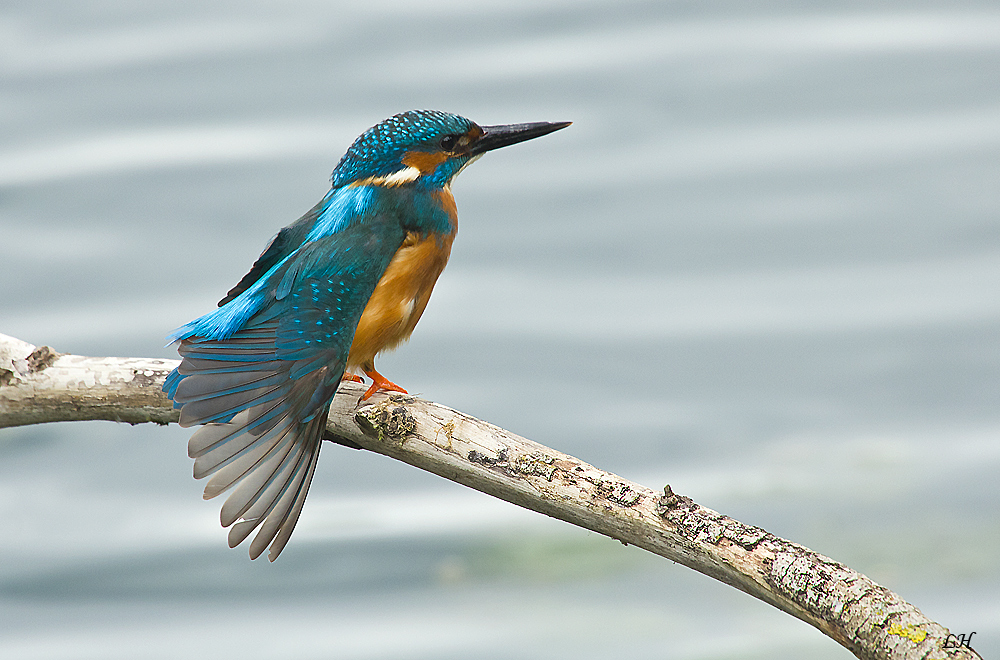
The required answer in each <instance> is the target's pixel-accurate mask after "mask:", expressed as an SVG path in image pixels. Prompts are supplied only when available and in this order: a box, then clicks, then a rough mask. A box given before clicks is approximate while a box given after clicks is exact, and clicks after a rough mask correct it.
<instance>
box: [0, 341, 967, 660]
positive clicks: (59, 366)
mask: <svg viewBox="0 0 1000 660" xmlns="http://www.w3.org/2000/svg"><path fill="white" fill-rule="evenodd" d="M177 364H178V361H176V360H155V359H143V358H89V357H81V356H76V355H62V354H59V353H56V352H55V351H53V350H52V349H50V348H48V347H41V348H36V347H35V346H32V345H31V344H28V343H25V342H22V341H20V340H17V339H14V338H12V337H7V336H6V335H0V428H2V427H7V426H20V425H24V424H37V423H42V422H53V421H74V420H91V419H104V420H111V421H116V422H128V423H130V424H138V423H141V422H155V423H158V424H168V423H171V422H176V421H177V411H175V410H173V408H172V404H171V402H170V400H169V399H167V397H166V396H165V395H164V394H163V393H162V392H161V391H160V386H161V385H162V383H163V379H164V378H165V377H166V375H167V374H168V373H169V372H170V371H171V370H172V369H173V368H174V367H175V366H176V365H177ZM363 391H364V388H363V387H362V386H360V385H357V384H355V383H344V384H343V385H342V386H341V388H340V393H339V394H338V396H337V397H335V398H334V401H333V404H332V406H331V410H330V421H329V423H328V425H327V437H326V439H329V440H333V441H335V442H340V443H341V444H345V445H347V446H353V447H361V448H364V449H368V450H370V451H374V452H378V453H380V454H384V455H386V456H389V457H391V458H395V459H398V460H401V461H404V462H406V463H409V464H410V465H413V466H416V467H418V468H421V469H423V470H427V471H429V472H433V473H434V474H437V475H440V476H442V477H445V478H446V479H450V480H452V481H455V482H458V483H460V484H463V485H465V486H469V487H470V488H474V489H476V490H479V491H482V492H484V493H487V494H489V495H492V496H494V497H498V498H500V499H503V500H506V501H508V502H511V503H513V504H516V505H518V506H521V507H524V508H527V509H531V510H533V511H537V512H539V513H544V514H545V515H548V516H552V517H553V518H558V519H560V520H564V521H566V522H569V523H572V524H574V525H578V526H580V527H583V528H586V529H589V530H592V531H595V532H599V533H601V534H604V535H606V536H610V537H611V538H614V539H618V540H619V541H621V542H622V543H626V544H632V545H636V546H639V547H640V548H644V549H645V550H648V551H650V552H653V553H655V554H657V555H660V556H662V557H666V558H667V559H670V560H673V561H675V562H677V563H679V564H683V565H685V566H687V567H689V568H693V569H694V570H696V571H698V572H700V573H704V574H705V575H708V576H710V577H713V578H715V579H717V580H721V581H722V582H725V583H726V584H729V585H732V586H734V587H736V588H737V589H740V590H741V591H744V592H746V593H748V594H750V595H751V596H754V597H756V598H759V599H760V600H763V601H764V602H766V603H769V604H771V605H773V606H774V607H777V608H778V609H781V610H783V611H785V612H787V613H789V614H791V615H793V616H795V617H798V618H799V619H802V620H803V621H805V622H807V623H809V624H811V625H813V626H815V627H816V628H818V629H819V630H821V631H822V632H824V633H825V634H826V635H828V636H830V637H831V638H833V639H834V640H836V641H837V642H839V643H840V644H842V645H843V646H844V647H846V648H847V649H848V650H850V651H851V652H852V653H854V655H855V656H857V657H858V658H864V659H871V660H875V659H878V660H883V659H884V660H903V659H905V660H916V659H918V658H919V659H929V658H966V659H973V658H979V657H980V656H979V655H978V654H976V653H975V652H974V651H972V650H971V649H969V648H967V647H958V648H953V647H951V648H950V647H948V646H946V643H947V640H948V637H949V631H948V630H947V629H946V628H944V627H943V626H941V625H940V624H938V623H935V622H934V621H931V620H930V619H928V618H927V617H925V616H924V615H923V614H922V613H921V612H920V611H919V610H918V609H917V608H916V607H914V606H913V605H911V604H909V603H907V602H906V601H904V600H903V599H901V598H900V597H899V596H897V595H896V594H895V593H893V592H892V591H889V590H888V589H886V588H885V587H883V586H881V585H878V584H876V583H875V582H873V581H872V580H870V579H869V578H867V577H865V576H864V575H862V574H860V573H858V572H856V571H853V570H851V569H850V568H848V567H847V566H844V565H843V564H840V563H837V562H835V561H834V560H832V559H830V558H828V557H824V556H823V555H820V554H818V553H815V552H813V551H811V550H809V549H808V548H804V547H802V546H800V545H797V544H795V543H792V542H790V541H786V540H784V539H781V538H778V537H777V536H774V535H773V534H770V533H769V532H767V531H765V530H763V529H760V528H759V527H753V526H750V525H745V524H743V523H741V522H739V521H737V520H733V519H732V518H729V517H727V516H724V515H722V514H720V513H717V512H715V511H712V510H711V509H706V508H705V507H702V506H700V505H698V504H696V503H695V502H693V501H692V500H691V499H690V498H687V497H684V496H681V495H677V494H675V493H673V492H672V491H671V489H670V487H669V486H666V487H664V489H663V491H662V492H659V491H654V490H650V489H649V488H646V487H644V486H640V485H638V484H635V483H632V482H629V481H626V480H625V479H622V478H621V477H619V476H617V475H614V474H611V473H609V472H604V471H603V470H599V469H597V468H595V467H594V466H592V465H589V464H587V463H584V462H583V461H580V460H579V459H576V458H574V457H572V456H569V455H567V454H563V453H562V452H559V451H556V450H554V449H550V448H548V447H545V446H543V445H540V444H537V443H535V442H532V441H531V440H527V439H525V438H522V437H520V436H517V435H514V434H512V433H510V432H508V431H505V430H504V429H501V428H499V427H496V426H493V425H492V424H488V423H486V422H483V421H480V420H478V419H475V418H474V417H469V416H468V415H464V414H462V413H460V412H457V411H455V410H452V409H450V408H447V407H445V406H441V405H438V404H436V403H432V402H429V401H423V400H421V399H418V398H416V397H411V396H400V395H395V394H393V395H388V396H386V395H376V396H375V397H373V399H372V400H371V403H370V404H369V405H359V404H360V395H361V394H362V392H363ZM952 640H954V638H952Z"/></svg>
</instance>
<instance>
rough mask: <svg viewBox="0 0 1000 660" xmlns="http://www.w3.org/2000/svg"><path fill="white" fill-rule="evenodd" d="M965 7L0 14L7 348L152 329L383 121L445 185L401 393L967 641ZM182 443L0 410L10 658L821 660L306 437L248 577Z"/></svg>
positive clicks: (212, 5)
mask: <svg viewBox="0 0 1000 660" xmlns="http://www.w3.org/2000/svg"><path fill="white" fill-rule="evenodd" d="M998 80H1000V9H998V8H997V6H996V3H993V2H982V3H977V2H964V1H961V0H956V1H953V2H949V3H947V4H945V3H933V2H917V1H913V2H895V3H872V2H852V1H849V0H832V1H829V2H755V3H745V2H736V1H734V2H708V3H694V2H665V1H663V0H657V1H653V2H642V1H636V2H624V1H619V2H613V3H603V2H581V1H580V0H572V1H570V0H541V1H539V0H531V1H530V2H529V1H525V0H506V1H505V2H503V3H485V4H471V3H465V2H458V1H453V0H435V1H434V2H428V3H419V4H417V3H407V2H391V1H390V2H382V1H378V0H376V1H375V2H367V3H364V4H354V3H350V4H348V3H344V4H338V3H333V2H293V3H276V4H272V3H255V2H239V3H236V2H231V3H223V2H209V3H205V2H201V1H199V2H193V1H184V0H180V1H178V0H175V1H173V2H169V3H168V2H163V1H159V2H101V1H88V2H86V3H80V2H71V1H66V0H63V1H58V0H55V1H51V2H49V1H46V2H32V3H25V2H21V3H13V2H9V1H8V2H6V3H3V4H2V5H0V254H2V259H0V284H2V286H0V332H3V333H6V334H10V335H13V336H16V337H19V338H21V339H24V340H26V341H30V342H32V343H34V344H38V345H42V344H48V345H51V346H53V347H54V348H56V349H57V350H59V351H63V352H72V353H79V354H89V355H121V356H160V357H174V355H175V354H174V352H173V351H172V350H171V349H169V348H164V347H163V343H164V336H165V335H166V333H167V332H168V331H170V330H171V329H173V328H174V327H176V326H178V325H180V324H182V323H184V322H186V321H188V320H190V319H191V318H194V317H196V316H198V315H200V314H202V313H204V312H205V311H208V310H209V309H211V308H212V307H213V306H214V304H215V302H216V301H217V300H218V299H219V298H220V297H221V296H222V294H223V293H224V292H225V291H227V290H228V288H229V287H230V286H232V285H233V284H234V283H235V282H236V281H237V280H238V279H239V278H240V277H241V276H242V275H243V273H244V272H245V271H246V270H247V269H248V267H249V266H250V264H251V262H252V261H253V259H254V258H255V257H256V255H257V254H258V253H259V252H260V251H261V249H263V247H264V246H265V244H266V243H267V241H268V239H269V238H270V237H271V236H272V235H273V234H274V233H275V232H276V231H277V229H278V228H279V227H281V226H283V225H285V224H288V223H289V222H291V221H292V220H294V219H295V218H297V217H298V216H299V215H300V214H301V213H303V212H304V211H306V210H307V209H309V208H310V207H311V206H312V205H313V204H314V203H315V201H316V200H318V199H319V197H320V196H321V195H322V194H323V193H324V191H325V190H326V189H327V188H328V181H327V177H328V175H329V172H330V171H331V170H332V168H333V166H334V165H335V164H336V162H337V160H338V159H339V158H340V156H341V154H342V153H343V151H344V150H345V149H346V148H347V146H348V145H349V144H350V142H351V141H352V140H353V139H354V137H355V136H356V135H357V134H359V133H360V132H361V131H362V130H364V129H365V128H367V127H368V126H370V125H372V124H374V123H376V122H378V121H380V120H381V119H383V118H384V117H387V116H389V115H391V114H394V113H396V112H399V111H401V110H405V109H410V108H437V109H443V110H449V111H453V112H458V113H460V114H463V115H465V116H468V117H470V118H472V119H474V120H476V121H478V122H480V123H484V124H491V123H509V122H521V121H543V120H545V121H558V120H573V121H574V122H575V123H574V125H573V127H572V128H570V129H568V130H565V131H561V132H559V133H557V134H554V135H551V136H548V137H546V138H544V139H541V140H537V141H533V142H531V143H527V144H524V145H519V146H517V147H515V148H511V149H505V150H502V151H500V152H496V153H492V154H490V155H488V156H487V157H486V158H484V159H483V160H482V161H480V162H478V163H477V164H476V165H475V166H473V167H471V168H469V169H468V170H467V171H466V172H465V173H463V174H462V176H461V177H460V178H459V179H458V180H457V181H456V184H455V186H454V190H455V195H456V198H457V200H458V205H459V209H460V215H461V231H460V234H459V238H458V240H457V242H456V245H455V250H454V254H453V257H452V260H451V264H450V266H449V268H448V270H447V271H446V272H445V274H444V276H443V277H442V280H441V281H440V283H439V284H438V287H437V290H436V292H435V295H434V298H433V299H432V301H431V304H430V306H429V307H428V310H427V312H426V314H425V315H424V318H423V320H422V322H421V324H420V326H419V327H418V328H417V331H416V333H415V334H414V336H413V338H412V340H411V341H410V343H409V344H408V345H406V346H405V347H404V348H403V349H402V350H400V351H398V352H397V353H395V354H392V355H389V356H387V357H383V358H382V359H381V360H380V362H379V364H380V367H381V368H382V371H383V372H384V373H386V374H387V375H388V376H389V377H390V378H392V379H393V380H395V381H397V382H399V383H401V384H403V385H404V386H406V387H407V388H409V389H410V392H415V393H419V394H421V395H423V396H425V397H427V398H430V399H432V400H435V401H439V402H442V403H444V404H447V405H449V406H452V407H455V408H458V409H460V410H463V411H466V412H468V413H470V414H473V415H476V416H478V417H481V418H483V419H486V420H489V421H491V422H494V423H496V424H499V425H501V426H504V427H505V428H508V429H510V430H512V431H514V432H516V433H519V434H521V435H525V436H527V437H529V438H532V439H533V440H536V441H538V442H541V443H543V444H547V445H549V446H551V447H555V448H558V449H560V450H562V451H566V452H568V453H570V454H573V455H575V456H578V457H580V458H582V459H584V460H586V461H589V462H591V463H593V464H595V465H598V466H600V467H602V468H604V469H608V470H612V471H614V472H617V473H618V474H621V475H623V476H625V477H626V478H629V479H632V480H635V481H638V482H640V483H643V484H646V485H649V486H651V487H654V488H657V487H660V486H662V485H663V484H665V483H668V482H669V483H670V484H671V485H672V486H673V488H674V490H675V491H677V492H679V493H683V494H686V495H689V496H691V497H693V498H694V499H695V500H696V501H698V502H700V503H702V504H704V505H706V506H709V507H712V508H714V509H716V510H719V511H722V512H724V513H727V514H729V515H732V516H734V517H736V518H738V519H740V520H742V521H744V522H747V523H752V524H755V525H760V526H762V527H764V528H766V529H768V530H769V531H771V532H774V533H776V534H778V535H780V536H783V537H785V538H789V539H792V540H794V541H796V542H799V543H802V544H804V545H806V546H809V547H811V548H813V549H815V550H817V551H819V552H822V553H824V554H826V555H829V556H831V557H834V558H836V559H837V560H839V561H842V562H845V563H846V564H848V565H850V566H851V567H853V568H855V569H857V570H859V571H861V572H863V573H866V574H867V575H869V576H871V577H872V578H873V579H875V580H877V581H879V582H881V583H883V584H885V585H886V586H888V587H889V588H891V589H893V590H895V591H897V592H898V593H899V594H901V595H902V596H903V597H904V598H906V599H908V600H910V601H911V602H913V603H915V604H916V605H917V606H918V607H920V608H921V609H922V610H923V611H924V612H925V613H926V614H927V615H929V616H930V617H932V618H934V619H936V620H938V621H940V622H941V623H943V624H944V625H946V626H948V627H950V628H951V629H952V631H953V632H959V633H962V632H965V633H967V632H971V631H976V633H977V635H976V636H975V638H974V639H973V642H974V643H973V646H974V647H975V648H976V649H977V650H979V651H980V652H981V653H982V654H983V656H984V657H995V656H998V655H1000V569H998V564H1000V556H998V550H997V548H998V543H1000V522H998V515H997V512H998V511H1000V497H998V494H997V478H998V475H1000V406H998V403H1000V387H998V377H1000V347H998V339H1000V217H998V215H1000V185H998V184H1000V160H998V156H1000V85H998V83H997V81H998ZM188 436H189V431H186V430H182V429H179V428H176V427H172V428H157V427H152V426H144V427H128V426H121V425H115V424H111V423H73V424H57V425H44V426H36V427H28V428H22V429H14V430H5V431H3V432H2V433H0V520H2V521H3V523H2V531H0V539H2V545H3V548H4V553H3V555H4V556H3V559H2V560H0V657H2V658H12V659H15V658H16V659H28V658H32V659H35V658H37V659H50V658H51V659H56V658H66V659H70V658H73V659H78V658H101V659H116V658H122V659H126V658H127V659H130V660H136V659H145V658H163V659H167V658H171V659H173V658H178V657H186V658H202V657H205V658H207V657H213V658H235V657H239V658H248V659H249V658H274V657H289V658H350V659H353V658H439V659H445V658H487V659H491V658H497V659H499V658H599V657H602V658H605V657H620V658H626V657H627V658H685V659H687V658H692V659H694V658H697V659H703V658H713V659H716V658H717V659H723V658H765V657H766V658H768V659H769V660H775V659H779V658H789V659H791V658H804V657H808V658H820V659H823V658H848V657H850V655H849V654H848V653H847V652H846V651H844V650H843V649H841V648H840V647H839V646H837V645H836V644H835V643H834V642H832V641H830V640H829V639H827V638H825V637H824V636H823V635H821V634H820V633H819V632H817V631H815V630H813V629H812V628H810V627H809V626H807V625H805V624H803V623H801V622H799V621H797V620H795V619H793V618H791V617H789V616H788V615H786V614H783V613H781V612H779V611H777V610H775V609H773V608H771V607H769V606H767V605H764V604H763V603H760V602H757V601H755V600H753V599H752V598H750V597H748V596H746V595H744V594H742V593H740V592H737V591H736V590H734V589H731V588H729V587H727V586H724V585H721V584H719V583H717V582H715V581H713V580H711V579H709V578H706V577H704V576H701V575H699V574H696V573H693V572H692V571H690V570H688V569H686V568H683V567H680V566H677V565H674V564H672V563H670V562H668V561H665V560H662V559H658V558H655V557H652V556H649V555H647V554H645V553H644V552H643V551H641V550H638V549H636V548H632V547H623V546H622V545H621V544H619V543H617V542H614V541H612V540H609V539H606V538H604V537H601V536H598V535H595V534H591V533H587V532H584V531H581V530H578V529H575V528H571V527H570V526H568V525H566V524H563V523H558V522H556V521H552V520H548V519H545V518H543V517H541V516H539V515H536V514H531V513H528V512H524V511H521V510H518V509H517V508H515V507H513V506H510V505H508V504H506V503H503V502H499V501H495V500H492V499H491V498H489V497H486V496H485V495H481V494H479V493H476V492H474V491H470V490H468V489H465V488H463V487H460V486H457V485H454V484H451V483H450V482H446V481H444V480H442V479H439V478H437V477H433V476H431V475H428V474H425V473H422V472H421V471H419V470H416V469H414V468H410V467H408V466H405V465H402V464H398V463H395V462H393V461H391V460H389V459H386V458H383V457H380V456H373V455H368V454H366V453H365V452H358V451H352V450H349V449H345V448H342V447H337V446H327V447H325V448H324V451H323V457H322V460H321V461H320V467H319V471H318V474H317V478H316V480H315V482H314V484H313V488H312V494H311V496H310V499H309V503H308V504H307V505H306V507H305V510H304V513H303V515H302V518H301V521H300V523H299V526H298V529H297V531H296V533H295V536H294V537H293V540H292V542H291V543H290V545H289V546H288V548H287V549H286V550H285V552H284V554H283V555H282V557H281V559H280V560H279V561H278V562H277V563H276V564H274V565H269V564H267V563H266V562H264V561H263V560H261V561H258V562H255V563H251V562H250V561H249V560H248V559H247V558H246V550H245V549H243V548H241V549H239V550H228V549H227V548H226V546H225V535H224V533H223V531H222V530H221V529H220V528H219V527H218V519H217V515H218V507H219V504H218V503H216V502H214V501H213V502H210V503H205V502H203V501H202V500H201V497H200V495H201V484H199V483H197V482H195V481H194V480H193V479H192V478H191V465H190V461H189V460H188V459H187V457H186V455H185V445H186V442H187V437H188Z"/></svg>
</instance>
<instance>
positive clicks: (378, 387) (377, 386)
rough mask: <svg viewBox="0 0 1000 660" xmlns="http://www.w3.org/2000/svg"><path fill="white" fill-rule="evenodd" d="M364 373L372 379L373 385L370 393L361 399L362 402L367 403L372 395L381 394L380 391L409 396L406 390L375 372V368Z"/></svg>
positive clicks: (369, 389) (366, 393) (369, 390)
mask: <svg viewBox="0 0 1000 660" xmlns="http://www.w3.org/2000/svg"><path fill="white" fill-rule="evenodd" d="M364 372H365V375H366V376H368V377H369V378H371V379H372V385H371V387H369V388H368V391H367V392H365V395H364V396H363V397H361V400H362V401H367V400H368V399H370V398H371V396H372V394H375V393H376V392H379V391H382V390H385V391H391V392H402V393H403V394H409V392H407V391H406V390H404V389H403V388H402V387H400V386H399V385H397V384H396V383H394V382H392V381H391V380H389V379H388V378H386V377H385V376H383V375H382V374H380V373H379V372H377V371H375V368H374V367H372V369H371V370H369V369H365V370H364Z"/></svg>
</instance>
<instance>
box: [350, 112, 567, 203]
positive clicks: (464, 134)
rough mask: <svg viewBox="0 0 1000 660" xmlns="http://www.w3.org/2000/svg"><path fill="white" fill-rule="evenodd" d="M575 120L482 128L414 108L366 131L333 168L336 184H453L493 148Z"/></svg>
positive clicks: (520, 140) (561, 126)
mask: <svg viewBox="0 0 1000 660" xmlns="http://www.w3.org/2000/svg"><path fill="white" fill-rule="evenodd" d="M569 125H570V122H568V121H566V122H556V123H549V122H538V123H533V124H506V125H501V126H479V125H478V124H476V123H475V122H474V121H471V120H469V119H466V118H465V117H460V116H458V115H453V114H451V113H448V112H440V111H438V110H409V111H407V112H401V113H399V114H398V115H394V116H392V117H389V118H388V119H386V120H385V121H383V122H381V123H379V124H376V125H375V126H372V127H371V128H369V129H368V130H367V131H365V132H364V133H362V134H361V135H360V136H359V137H358V139H357V140H355V141H354V144H352V145H351V148H350V149H348V150H347V153H346V154H344V157H343V158H341V159H340V163H338V164H337V167H336V168H335V169H334V170H333V175H332V176H331V181H332V182H333V186H334V188H339V187H341V186H345V185H350V184H355V185H357V184H374V185H383V186H400V185H410V184H412V185H422V186H428V187H432V188H440V187H443V186H446V185H448V184H449V183H450V182H451V180H452V178H454V177H455V175H456V174H458V173H459V172H460V171H461V170H462V168H463V167H465V166H466V165H468V164H469V163H471V162H472V161H473V160H475V159H476V158H478V157H479V156H481V155H482V154H484V153H486V152H487V151H491V150H493V149H499V148H500V147H506V146H507V145H511V144H516V143H518V142H524V141H525V140H530V139H532V138H536V137H541V136H543V135H546V134H548V133H551V132H553V131H557V130H559V129H560V128H565V127H566V126H569Z"/></svg>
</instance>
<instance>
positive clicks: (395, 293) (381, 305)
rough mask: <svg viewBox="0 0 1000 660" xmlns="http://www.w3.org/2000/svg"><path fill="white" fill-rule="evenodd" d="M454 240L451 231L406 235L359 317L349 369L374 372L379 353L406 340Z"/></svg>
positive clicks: (445, 262)
mask: <svg viewBox="0 0 1000 660" xmlns="http://www.w3.org/2000/svg"><path fill="white" fill-rule="evenodd" d="M449 196H450V195H449ZM452 204H454V202H452ZM454 240H455V232H454V231H453V232H452V233H451V234H445V235H442V234H428V235H421V234H416V233H412V232H411V233H410V234H407V236H406V240H405V241H404V242H403V245H402V247H400V248H399V250H398V251H397V252H396V255H395V256H394V257H393V258H392V261H391V262H389V267H388V268H386V271H385V274H384V275H382V279H381V280H379V283H378V285H377V286H376V287H375V292H374V293H373V294H372V297H371V298H370V299H369V300H368V305H367V306H366V307H365V311H364V313H363V314H362V315H361V321H360V322H359V323H358V329H357V331H356V332H355V333H354V343H353V344H351V352H350V355H349V356H348V358H347V368H348V370H350V369H355V368H357V367H365V368H368V369H374V364H375V356H376V355H377V354H378V353H380V352H381V351H384V350H387V349H391V348H395V347H396V346H398V345H399V344H400V343H402V342H403V341H405V340H406V339H408V338H409V336H410V334H411V333H412V332H413V328H414V327H415V326H416V325H417V321H419V320H420V315H421V314H423V313H424V308H425V307H426V306H427V301H428V300H430V297H431V291H432V290H433V289H434V283H435V282H437V278H438V276H439V275H440V274H441V271H443V270H444V267H445V265H446V264H447V263H448V257H449V256H450V255H451V244H452V242H453V241H454Z"/></svg>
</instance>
